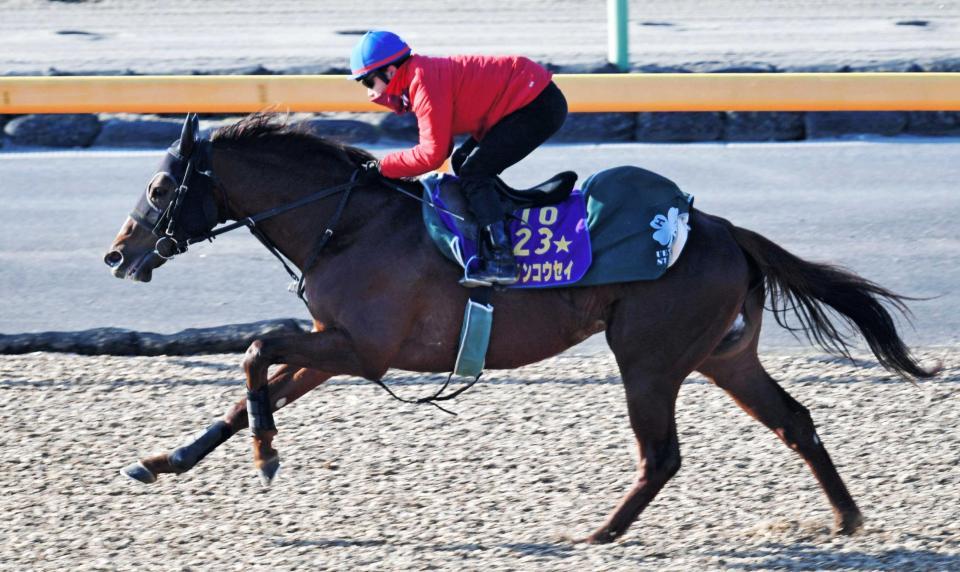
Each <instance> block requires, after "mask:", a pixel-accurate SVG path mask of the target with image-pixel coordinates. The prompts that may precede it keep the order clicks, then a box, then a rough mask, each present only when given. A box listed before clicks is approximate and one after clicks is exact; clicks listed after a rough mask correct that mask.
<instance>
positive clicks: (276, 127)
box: [210, 112, 374, 166]
mask: <svg viewBox="0 0 960 572" xmlns="http://www.w3.org/2000/svg"><path fill="white" fill-rule="evenodd" d="M210 140H211V141H213V142H215V143H218V144H227V145H230V146H238V145H242V146H247V145H255V144H260V145H261V146H262V147H263V148H264V149H265V150H270V151H275V152H276V151H279V152H289V153H294V154H298V155H299V154H303V153H307V154H311V155H315V154H317V153H322V154H324V155H328V156H331V157H334V158H337V159H340V160H341V161H345V162H347V163H350V164H351V165H354V166H357V165H360V164H362V163H364V162H366V161H369V160H371V159H374V156H373V155H371V154H370V153H368V152H367V151H364V150H363V149H360V148H357V147H351V146H350V145H344V144H343V143H338V142H336V141H330V140H329V139H324V138H323V137H321V136H320V135H317V134H316V133H314V132H312V131H311V130H310V126H309V124H307V123H302V122H301V123H290V122H289V121H288V120H287V118H286V116H281V115H279V114H276V113H270V112H258V113H252V114H250V115H248V116H246V117H244V118H243V119H241V120H240V121H238V122H236V123H234V124H233V125H227V126H225V127H221V128H219V129H217V130H216V131H214V133H213V135H212V136H211V137H210Z"/></svg>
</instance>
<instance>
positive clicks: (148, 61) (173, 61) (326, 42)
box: [0, 0, 960, 74]
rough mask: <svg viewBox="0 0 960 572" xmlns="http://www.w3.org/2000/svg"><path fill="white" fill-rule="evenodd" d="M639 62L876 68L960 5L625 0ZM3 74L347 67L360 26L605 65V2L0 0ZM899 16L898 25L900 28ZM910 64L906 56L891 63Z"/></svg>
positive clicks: (477, 49)
mask: <svg viewBox="0 0 960 572" xmlns="http://www.w3.org/2000/svg"><path fill="white" fill-rule="evenodd" d="M629 5H630V26H629V35H630V41H631V44H630V45H631V49H630V55H631V63H632V64H633V65H635V66H642V65H649V64H656V65H660V66H678V65H679V66H689V67H692V68H696V69H721V68H724V67H728V66H744V65H764V64H772V65H776V66H780V67H786V68H791V69H796V68H805V67H812V66H818V65H820V66H824V67H825V68H827V69H830V70H833V69H836V68H838V67H840V66H842V65H851V66H862V67H869V66H871V65H876V64H877V63H878V62H880V63H887V64H889V63H890V62H897V61H900V62H909V61H916V62H919V63H921V64H922V65H929V64H930V62H933V61H938V60H944V59H950V58H954V59H955V58H956V57H957V54H958V52H960V3H957V2H956V1H946V0H941V1H938V2H929V1H927V0H897V1H896V2H891V1H886V0H845V1H843V2H823V1H820V0H764V1H762V2H758V1H750V2H744V1H740V0H714V1H712V2H703V1H702V0H673V1H671V2H663V1H660V0H630V3H629ZM0 11H2V13H3V18H0V54H3V55H2V56H0V74H4V73H19V74H42V73H45V72H46V71H47V70H48V69H49V68H51V67H53V68H57V69H58V70H61V71H68V72H74V73H77V72H82V73H124V72H125V71H126V70H133V71H136V72H138V73H183V72H189V71H190V70H205V71H215V70H229V69H243V68H251V67H253V66H256V65H263V66H266V67H267V68H269V69H272V70H287V71H295V70H300V71H303V72H306V73H317V72H319V71H322V70H324V69H327V68H328V67H330V66H337V67H345V66H346V62H347V57H348V54H349V53H350V48H351V47H352V46H353V44H354V43H355V42H356V39H357V33H358V32H360V33H362V31H364V30H366V29H368V28H371V27H387V28H390V29H393V30H395V31H397V32H398V33H400V34H401V35H402V36H403V37H404V38H405V39H407V40H408V41H409V42H410V43H411V44H412V45H413V46H414V49H415V50H418V51H420V52H421V53H428V54H437V55H441V54H452V53H483V54H500V53H519V54H524V55H527V56H530V57H532V58H535V59H537V60H539V61H543V62H550V63H554V64H560V65H569V64H574V65H580V66H587V67H590V66H596V65H599V64H602V63H603V61H604V60H605V59H606V51H607V11H606V2H601V1H598V0H594V1H592V2H583V1H582V0H524V1H523V2H515V1H513V0H488V1H487V2H476V3H470V2H449V1H447V0H403V1H398V0H380V1H378V2H306V1H304V0H274V1H272V2H270V3H269V5H266V4H264V3H263V2H261V1H259V0H229V1H227V0H208V1H206V2H193V1H190V0H169V1H166V2H155V1H153V0H103V1H100V2H96V3H94V2H83V3H65V2H43V1H40V0H0ZM905 23H907V24H906V25H905ZM898 67H901V68H906V67H907V64H901V65H900V66H898Z"/></svg>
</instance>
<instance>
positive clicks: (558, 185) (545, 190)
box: [438, 171, 577, 238]
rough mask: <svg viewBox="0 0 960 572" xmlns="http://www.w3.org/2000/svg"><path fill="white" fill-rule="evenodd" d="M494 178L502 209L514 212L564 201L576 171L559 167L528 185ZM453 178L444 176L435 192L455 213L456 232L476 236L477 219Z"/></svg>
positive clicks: (575, 176)
mask: <svg viewBox="0 0 960 572" xmlns="http://www.w3.org/2000/svg"><path fill="white" fill-rule="evenodd" d="M494 179H495V183H496V186H497V191H498V194H499V196H500V202H501V204H502V205H503V207H504V212H516V211H519V210H522V209H529V208H539V207H545V206H549V205H556V204H560V203H562V202H564V201H565V200H567V199H568V198H569V197H570V193H572V192H573V187H574V185H576V183H577V174H576V173H574V172H573V171H563V172H562V173H557V174H556V175H554V176H552V177H550V178H549V179H547V180H546V181H544V182H542V183H540V184H539V185H535V186H533V187H530V188H529V189H515V188H513V187H511V186H509V185H507V184H506V183H504V182H503V180H502V179H501V178H500V177H494ZM447 181H450V182H447ZM456 181H457V179H455V178H453V177H450V178H449V179H446V180H445V181H444V184H441V185H439V189H438V190H439V195H438V196H439V198H440V201H441V202H442V203H443V205H445V208H446V209H447V210H448V211H450V212H451V213H453V214H455V215H457V218H454V219H453V220H454V221H455V224H456V225H457V228H458V229H459V231H460V233H461V234H462V235H463V236H465V237H471V238H472V237H476V236H477V235H478V231H479V229H478V228H477V222H476V220H474V218H473V215H472V214H470V211H469V209H468V208H467V200H466V199H465V198H464V197H463V194H462V193H461V191H460V185H459V183H456Z"/></svg>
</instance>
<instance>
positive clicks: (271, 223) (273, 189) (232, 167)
mask: <svg viewBox="0 0 960 572" xmlns="http://www.w3.org/2000/svg"><path fill="white" fill-rule="evenodd" d="M214 165H215V166H214V172H215V173H216V174H217V176H218V178H219V179H220V181H221V183H222V186H223V193H224V196H225V197H226V200H227V202H228V203H229V204H228V206H227V208H228V209H229V211H230V212H229V213H228V217H229V218H232V219H241V218H244V217H248V216H253V215H255V214H258V213H261V212H265V211H268V210H270V209H272V208H275V207H279V206H282V205H286V204H290V203H293V202H294V201H296V200H298V199H301V198H303V197H305V196H308V195H311V194H313V193H317V192H320V191H322V190H324V189H327V188H331V187H334V186H336V185H340V184H343V183H346V182H347V181H348V180H349V178H350V175H351V174H352V173H351V172H350V171H349V168H344V167H343V166H340V165H334V166H333V167H332V168H330V169H326V168H315V169H311V168H310V167H309V166H304V165H291V164H286V165H285V164H282V163H281V162H277V161H276V157H271V156H266V157H265V156H262V155H259V156H257V155H253V154H251V153H249V152H242V153H240V152H232V151H225V152H221V153H216V154H215V155H214ZM341 199H343V194H342V193H337V194H334V195H332V196H329V197H325V198H323V199H320V200H319V201H317V202H315V203H310V204H307V205H304V206H302V207H299V208H296V209H294V210H291V211H288V212H287V213H283V214H281V215H278V216H276V217H275V218H271V219H267V220H265V221H263V222H262V223H259V224H258V227H259V228H260V230H261V232H263V234H264V235H266V236H267V238H268V239H269V240H270V241H271V242H273V243H274V245H276V247H277V249H279V250H280V252H281V253H282V254H283V255H284V256H286V257H287V258H289V259H290V260H291V261H292V262H293V263H294V264H296V265H297V266H298V267H299V268H300V269H301V270H302V269H303V266H304V263H305V262H306V260H308V259H309V258H310V257H311V255H312V254H313V250H314V249H315V248H316V246H317V244H318V243H319V241H320V237H321V235H322V234H323V233H324V232H325V230H326V228H327V225H329V224H332V225H333V229H332V230H333V232H334V235H335V236H336V242H337V243H340V244H342V243H344V242H348V241H350V238H351V236H350V235H352V234H355V233H359V232H361V231H362V229H364V228H365V229H366V230H367V231H368V232H369V233H377V234H379V232H378V231H380V232H382V230H383V229H377V228H376V227H377V226H378V224H377V223H378V222H380V223H383V222H385V221H389V224H391V225H395V226H396V227H399V226H405V225H406V224H407V223H412V222H413V221H412V220H411V219H412V218H413V217H412V216H411V214H417V212H418V211H416V209H415V208H412V206H411V205H415V203H414V202H413V201H412V200H410V199H406V198H404V197H402V196H401V195H400V194H399V193H396V197H393V196H390V195H388V194H387V193H385V192H384V191H382V190H373V189H369V188H366V187H358V188H355V189H353V190H352V191H351V194H350V198H349V200H348V202H347V204H346V207H345V208H344V209H343V212H342V213H341V215H340V217H339V219H338V220H336V221H334V220H333V219H334V216H335V214H336V211H337V208H338V206H339V204H340V201H341ZM401 201H402V202H401ZM408 203H409V204H408ZM408 211H409V212H408ZM417 216H418V215H417ZM371 236H372V234H371Z"/></svg>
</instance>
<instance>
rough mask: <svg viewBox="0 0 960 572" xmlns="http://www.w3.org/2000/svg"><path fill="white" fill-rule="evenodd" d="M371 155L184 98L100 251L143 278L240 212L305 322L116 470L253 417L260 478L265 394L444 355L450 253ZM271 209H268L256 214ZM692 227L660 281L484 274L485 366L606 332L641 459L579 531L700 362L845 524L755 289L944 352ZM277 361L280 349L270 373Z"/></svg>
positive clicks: (901, 355)
mask: <svg viewBox="0 0 960 572" xmlns="http://www.w3.org/2000/svg"><path fill="white" fill-rule="evenodd" d="M371 158H372V156H371V155H370V154H368V153H367V152H365V151H363V150H360V149H356V148H352V147H347V146H343V145H339V144H335V143H332V142H329V141H327V140H324V139H323V138H321V137H319V136H316V135H313V134H310V133H308V132H306V131H304V130H301V129H297V128H295V127H291V126H288V125H284V124H278V123H277V122H274V121H272V120H271V118H270V116H268V115H264V114H257V115H252V116H249V117H248V118H246V119H244V120H242V121H240V122H239V123H237V124H235V125H232V126H228V127H225V128H221V129H219V130H218V131H216V132H215V133H214V134H213V135H212V137H211V138H210V139H209V140H207V139H203V140H201V139H200V138H199V137H198V135H197V121H196V116H189V117H188V119H187V121H186V122H185V125H184V131H183V135H182V137H181V139H180V141H179V143H175V144H174V146H173V147H171V149H170V151H169V152H168V156H167V157H166V159H165V160H164V162H163V164H162V165H161V168H160V169H159V170H158V172H157V173H156V174H155V175H154V176H153V177H152V178H151V179H150V182H149V184H148V187H147V189H146V193H145V195H144V196H143V197H142V198H141V200H140V203H139V204H138V206H137V208H136V209H135V210H134V213H133V214H131V217H130V218H129V219H128V220H127V221H126V222H125V223H124V225H123V227H122V229H121V231H120V233H119V235H118V236H117V238H116V240H114V242H113V245H112V246H111V247H110V251H109V252H108V253H107V255H106V257H105V262H106V263H107V265H108V266H110V267H111V268H112V271H113V274H114V275H115V276H116V277H118V278H130V279H133V280H136V281H142V282H148V281H149V280H150V278H151V275H152V272H153V270H154V269H155V268H157V267H158V266H160V265H161V264H163V263H164V261H165V260H166V258H165V257H170V256H172V255H174V254H178V253H180V252H182V251H183V250H184V249H185V247H186V245H187V244H189V243H190V242H191V241H196V240H201V239H203V238H205V237H206V238H209V237H210V230H211V229H212V228H213V227H214V226H215V225H216V224H217V223H218V222H225V221H228V220H235V221H240V222H239V223H237V224H235V225H233V226H234V227H235V226H241V225H243V226H247V227H249V228H250V229H251V230H252V231H254V233H255V234H257V236H258V238H260V239H261V240H263V241H264V243H265V244H267V245H270V246H271V247H275V249H276V250H275V251H274V253H275V254H277V253H279V254H282V255H283V256H284V257H286V259H288V260H289V261H290V262H291V263H292V264H293V265H294V266H296V267H297V268H298V269H299V270H300V271H301V272H302V273H303V280H302V282H301V284H302V286H303V288H302V292H303V294H304V297H305V301H306V302H307V306H308V308H309V312H310V315H311V317H312V318H313V322H314V328H313V331H312V332H309V333H302V334H293V335H282V336H277V337H266V338H263V339H258V340H256V341H254V342H253V343H252V344H251V345H250V348H249V349H248V350H247V352H246V355H245V357H244V360H243V369H244V372H245V374H246V385H247V399H241V400H240V401H239V402H237V403H236V405H234V406H233V407H232V408H231V409H229V410H228V411H227V413H226V415H225V416H224V418H223V419H221V420H219V421H217V422H215V423H214V424H213V425H211V426H210V427H209V428H208V429H207V430H206V432H204V433H203V434H202V435H200V436H199V437H197V438H195V439H194V440H193V441H192V442H190V443H188V444H187V445H184V446H182V447H180V448H178V449H175V450H173V451H170V452H169V453H166V454H162V455H157V456H153V457H149V458H145V459H142V460H141V461H139V462H138V463H135V464H133V465H131V466H129V467H127V468H125V469H124V470H123V472H124V474H126V475H127V476H130V477H132V478H134V479H137V480H139V481H142V482H147V483H149V482H153V481H155V480H156V478H157V475H159V474H161V473H182V472H184V471H187V470H189V469H191V468H192V467H193V466H194V465H195V464H196V463H197V462H198V461H199V460H200V459H202V458H203V457H204V456H205V455H207V454H208V453H209V452H210V451H212V450H213V449H214V448H216V447H217V446H218V445H220V444H221V443H223V442H224V441H226V440H227V439H228V438H230V436H232V435H233V434H235V433H237V432H238V431H240V430H242V429H244V428H246V427H251V429H252V432H253V456H254V462H255V465H256V467H257V468H258V469H259V470H260V473H261V477H262V478H263V479H264V481H265V482H266V483H267V484H269V483H270V481H271V480H272V479H273V477H274V476H275V475H276V472H277V470H278V468H279V455H278V453H277V451H276V450H275V449H274V448H273V446H272V444H271V443H272V440H273V437H274V436H275V435H276V428H275V426H274V424H273V417H272V413H273V412H274V411H276V410H278V409H281V408H282V407H284V406H285V405H287V404H290V403H292V402H293V401H295V400H296V399H298V398H299V397H300V396H302V395H303V394H305V393H307V392H308V391H310V390H312V389H314V388H315V387H317V386H318V385H320V384H322V383H324V382H325V381H327V380H328V379H330V378H331V377H333V376H338V375H349V376H357V377H363V378H366V379H369V380H380V379H381V378H382V377H383V376H384V374H386V373H387V370H388V369H390V368H397V369H403V370H409V371H418V372H446V371H450V370H451V369H452V368H453V366H454V361H455V359H456V353H457V341H458V336H459V333H460V327H461V320H462V316H463V308H464V305H465V303H466V301H467V298H468V291H467V290H466V289H465V288H463V287H461V286H460V285H458V283H457V280H458V278H459V277H460V275H461V270H460V268H458V267H457V266H456V265H454V264H452V263H451V262H449V261H448V260H446V259H445V258H444V257H443V256H442V255H441V254H440V253H439V252H438V250H437V249H436V247H435V246H434V245H433V243H432V242H431V239H430V238H429V236H428V234H427V232H426V230H425V228H424V225H423V222H422V219H421V214H420V208H421V206H420V204H419V203H417V202H415V201H413V200H410V199H409V198H406V197H403V196H401V195H400V194H399V193H397V192H396V189H397V187H400V189H402V190H406V191H408V192H409V193H414V194H416V195H418V196H419V194H420V193H421V189H420V188H419V183H416V182H411V181H391V182H390V184H381V183H380V182H378V181H372V182H370V181H367V182H362V181H358V180H355V179H356V173H357V168H358V165H360V164H362V163H363V162H364V161H366V160H369V159H371ZM346 197H349V200H347V198H346ZM284 205H287V206H284ZM291 206H293V207H296V208H291ZM285 209H286V210H285ZM264 212H267V213H268V214H269V215H271V216H269V217H259V216H257V215H259V214H261V213H264ZM690 226H691V228H692V230H691V232H690V235H689V239H688V241H687V244H686V248H685V250H684V252H683V254H682V256H681V257H680V259H679V260H678V261H677V263H676V264H675V265H674V266H673V267H672V268H670V270H669V271H668V272H667V273H666V274H665V275H664V276H663V277H662V278H660V279H659V280H656V281H645V282H644V281H641V282H629V283H622V284H609V285H603V286H591V287H573V288H556V289H533V290H526V289H523V290H517V289H508V290H501V291H495V292H494V293H493V295H492V303H493V305H494V306H495V308H496V319H495V320H494V323H493V331H492V337H491V341H490V346H489V350H488V353H487V360H486V364H487V367H488V368H493V369H506V368H516V367H519V366H522V365H525V364H530V363H534V362H537V361H540V360H543V359H545V358H548V357H551V356H554V355H557V354H558V353H560V352H562V351H564V350H566V349H567V348H569V347H571V346H573V345H575V344H577V343H579V342H581V341H583V340H585V339H587V338H588V337H590V336H591V335H593V334H596V333H598V332H606V340H607V343H608V344H609V346H610V349H611V350H612V351H613V353H614V355H615V356H616V360H617V365H618V366H619V368H620V373H621V376H622V378H623V386H624V389H625V393H626V401H627V410H628V412H629V419H630V424H631V426H632V428H633V432H634V435H635V436H636V440H637V447H638V449H639V462H638V467H637V473H638V474H637V479H636V482H635V483H634V484H633V485H632V486H631V487H630V489H629V490H628V491H627V493H626V495H625V496H624V497H623V499H622V500H621V501H620V503H619V505H617V507H616V508H615V509H614V510H613V511H612V512H611V514H610V515H609V517H608V518H607V519H606V521H605V522H604V523H603V524H602V525H601V526H600V527H599V528H598V529H596V530H595V531H594V532H593V533H592V534H590V535H589V536H588V537H586V538H585V539H583V540H585V541H587V542H594V543H604V542H611V541H613V540H614V539H616V538H618V537H619V536H621V535H622V534H623V533H624V532H625V531H626V530H627V528H628V527H629V526H630V525H631V524H632V523H633V522H634V520H635V519H636V518H637V517H638V515H639V514H640V513H641V512H642V511H643V509H644V508H645V507H646V506H647V505H648V504H649V503H650V501H652V500H653V498H654V497H655V496H656V494H657V493H658V491H660V489H661V488H662V487H663V486H664V485H665V484H666V482H667V481H668V480H669V479H670V478H671V477H672V476H673V475H674V474H675V473H676V472H677V470H678V469H679V468H680V447H679V444H678V440H677V428H676V423H675V418H674V404H675V401H676V398H677V393H678V391H679V389H680V384H681V382H682V381H683V380H684V378H686V377H687V376H688V375H689V374H690V373H691V372H694V371H698V372H700V373H702V374H703V375H705V376H706V377H707V378H709V379H710V380H711V381H713V383H715V384H716V385H718V386H720V387H721V388H723V389H724V390H725V391H726V392H727V393H728V394H730V396H731V397H733V399H734V400H735V401H736V403H737V404H738V405H740V407H742V408H743V409H744V410H745V411H746V412H747V413H749V414H750V415H752V416H753V417H755V418H756V419H757V420H759V421H760V422H761V423H763V424H764V425H766V426H767V427H769V428H770V429H771V430H772V431H774V433H776V435H777V436H778V437H779V438H780V439H782V440H783V442H784V443H785V444H786V445H787V446H789V447H790V448H791V449H793V450H794V451H796V452H797V453H799V454H800V456H801V457H803V460H804V461H806V463H807V464H808V465H809V467H810V469H811V470H812V471H813V474H814V476H815V477H816V478H817V480H818V481H819V482H820V485H821V487H822V488H823V490H824V492H825V493H826V496H827V498H828V499H829V502H830V504H831V506H832V508H833V511H834V515H835V523H836V530H837V532H839V533H843V534H849V533H852V532H854V531H855V530H857V528H858V527H860V525H861V523H862V517H861V513H860V510H859V509H858V508H857V505H856V503H855V502H854V500H853V498H852V497H851V496H850V493H849V492H848V491H847V488H846V486H845V485H844V483H843V481H842V480H841V478H840V476H839V475H838V474H837V470H836V469H835V467H834V465H833V462H832V461H831V460H830V456H829V455H828V454H827V451H826V449H825V448H824V445H823V443H822V442H821V440H820V438H819V437H818V436H817V432H816V430H815V429H814V424H813V421H812V420H811V417H810V414H809V412H808V411H807V409H806V408H804V407H803V406H802V405H801V404H800V403H798V402H797V401H796V400H794V399H793V398H792V397H791V396H790V395H789V394H787V392H786V391H784V390H783V388H781V387H780V385H779V384H778V383H777V382H776V381H775V380H774V379H773V378H772V377H770V375H769V374H768V373H767V372H766V371H765V370H764V368H763V366H762V365H761V364H760V360H759V359H758V357H757V342H758V339H759V337H760V323H761V316H762V312H763V307H764V302H765V301H767V302H769V303H770V305H771V306H772V308H773V310H774V315H775V316H776V318H777V321H778V322H779V323H780V324H781V325H784V326H786V323H785V321H784V320H785V318H786V316H787V315H788V314H790V313H792V314H793V315H795V317H796V318H797V319H798V320H799V325H800V328H802V330H803V331H804V332H805V333H806V335H807V337H808V338H809V339H811V340H812V341H814V342H817V343H818V344H819V345H821V346H822V347H824V348H825V349H827V350H830V351H833V352H837V353H840V354H844V355H847V349H848V348H847V342H846V338H845V336H844V334H843V332H841V331H839V330H838V329H837V327H836V324H835V323H834V322H833V321H831V318H833V319H834V320H835V319H836V317H837V316H839V317H840V318H842V320H843V322H844V323H845V324H847V325H850V326H852V327H853V328H855V329H856V331H858V332H859V333H860V334H862V336H863V337H864V338H865V340H866V341H867V343H868V344H869V346H870V349H871V350H872V351H873V353H874V355H875V356H876V357H877V359H878V360H879V362H880V363H881V364H882V365H883V366H885V367H886V368H887V369H889V370H891V371H893V372H896V373H898V374H900V375H902V376H904V377H908V378H925V377H930V376H933V375H935V374H936V372H937V371H938V370H939V368H936V367H935V368H931V369H925V368H923V367H921V366H920V364H919V363H918V362H917V361H916V360H915V359H914V358H913V357H912V356H911V354H910V352H909V350H908V349H907V348H906V346H905V344H904V342H903V340H901V338H900V337H899V334H898V332H897V330H896V328H895V326H894V322H893V319H892V316H891V314H890V312H889V311H888V310H887V308H886V307H887V306H889V307H891V308H893V309H895V310H896V311H898V312H905V311H906V308H905V306H904V298H903V297H901V296H898V295H897V294H894V293H892V292H890V291H888V290H886V289H884V288H882V287H880V286H878V285H876V284H874V283H872V282H869V281H867V280H865V279H863V278H861V277H859V276H857V275H855V274H853V273H852V272H849V271H846V270H843V269H841V268H837V267H834V266H829V265H824V264H815V263H811V262H806V261H804V260H801V259H800V258H797V257H796V256H794V255H792V254H790V253H789V252H787V251H785V250H784V249H783V248H781V247H779V246H777V245H776V244H774V243H773V242H771V241H770V240H768V239H766V238H764V237H763V236H760V235H759V234H757V233H755V232H752V231H749V230H746V229H743V228H739V227H737V226H734V225H733V224H731V223H730V222H728V221H726V220H724V219H721V218H718V217H715V216H712V215H708V214H706V213H704V212H702V211H699V210H695V209H691V212H690ZM221 228H222V227H221ZM231 228H232V227H231ZM158 238H159V240H158ZM281 260H282V259H281ZM291 272H292V271H291ZM830 311H832V312H833V314H832V315H831V314H830V313H828V312H830ZM275 364H282V365H281V366H280V367H279V368H278V369H277V370H276V372H275V373H274V374H273V375H271V376H269V378H268V373H267V370H268V368H269V367H270V366H271V365H275Z"/></svg>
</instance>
